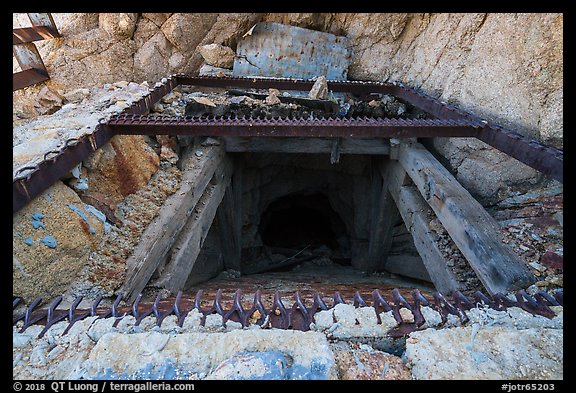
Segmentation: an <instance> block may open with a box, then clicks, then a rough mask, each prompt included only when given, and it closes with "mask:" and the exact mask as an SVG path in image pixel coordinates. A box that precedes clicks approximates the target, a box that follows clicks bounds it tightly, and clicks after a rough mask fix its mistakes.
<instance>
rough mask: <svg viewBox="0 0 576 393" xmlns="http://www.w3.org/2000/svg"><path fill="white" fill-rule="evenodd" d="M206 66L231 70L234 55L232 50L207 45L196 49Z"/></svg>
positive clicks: (226, 47) (216, 45)
mask: <svg viewBox="0 0 576 393" xmlns="http://www.w3.org/2000/svg"><path fill="white" fill-rule="evenodd" d="M198 51H199V52H200V55H201V56H202V57H203V58H204V61H205V62H206V64H208V65H211V66H213V67H220V68H232V66H233V65H234V57H235V56H236V53H235V52H234V51H233V50H232V48H230V47H228V46H224V45H220V44H209V45H202V46H200V47H198Z"/></svg>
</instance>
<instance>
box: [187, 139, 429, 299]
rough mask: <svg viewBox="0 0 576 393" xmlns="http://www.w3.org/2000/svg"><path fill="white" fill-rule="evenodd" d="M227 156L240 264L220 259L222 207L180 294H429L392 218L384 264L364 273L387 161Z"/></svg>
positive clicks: (226, 239)
mask: <svg viewBox="0 0 576 393" xmlns="http://www.w3.org/2000/svg"><path fill="white" fill-rule="evenodd" d="M225 148H226V147H225ZM228 157H230V158H231V159H232V160H233V162H234V163H235V165H234V174H233V175H232V176H231V177H232V181H231V183H232V188H233V189H235V190H236V192H237V195H238V196H240V197H239V198H238V200H237V204H236V206H235V207H234V208H232V210H233V211H234V212H235V213H236V214H237V215H239V216H241V225H240V227H241V228H239V233H240V235H239V238H238V243H239V244H238V248H239V252H240V263H239V264H236V265H233V264H231V263H229V262H228V261H227V260H226V258H227V255H226V254H227V252H226V248H227V247H229V246H230V242H231V240H232V239H233V236H232V235H231V234H230V232H227V233H226V231H224V232H222V231H221V229H222V228H226V229H228V228H229V226H228V224H226V223H225V222H222V220H223V219H224V218H225V216H226V214H224V211H226V209H230V206H228V205H227V202H226V198H224V200H223V202H222V204H221V205H220V206H219V207H218V213H217V214H216V215H215V219H214V222H213V223H212V226H211V228H210V230H209V231H208V235H207V237H206V240H205V241H204V243H203V245H202V249H201V251H200V253H199V255H198V258H197V260H196V262H195V263H194V267H193V268H192V270H191V272H190V274H189V276H188V279H187V281H186V285H185V286H184V287H183V289H184V290H185V291H191V292H194V291H197V290H199V289H202V290H207V291H210V290H211V289H216V288H235V289H238V288H240V289H245V290H247V291H248V290H253V289H254V288H264V289H271V290H272V289H280V290H282V291H288V292H294V291H297V290H298V291H304V292H305V291H306V288H312V287H314V288H316V290H321V289H322V288H325V290H326V291H333V290H334V288H337V289H339V290H340V291H342V292H343V293H347V292H348V291H349V290H351V289H355V290H358V289H362V288H364V290H365V291H371V290H373V289H375V288H387V287H400V288H402V287H411V288H420V289H422V290H424V291H430V290H433V289H434V285H433V284H432V282H431V280H430V278H429V277H428V275H427V274H426V269H425V267H424V266H423V264H422V261H421V259H420V257H419V255H418V251H417V250H416V249H415V247H414V244H413V241H412V238H411V236H410V234H409V232H408V230H407V229H406V227H405V226H404V224H403V222H402V219H401V218H400V216H399V215H398V214H390V215H387V216H385V217H384V218H383V220H384V222H388V221H389V222H390V227H391V228H394V229H393V231H394V233H391V237H392V242H391V245H390V246H391V247H389V248H390V249H389V252H388V254H390V255H384V258H381V259H379V260H377V263H376V264H372V265H370V262H369V260H370V255H369V254H370V249H371V248H370V238H371V233H372V231H373V230H374V229H375V228H376V227H377V226H378V225H380V222H376V220H377V218H376V217H375V216H376V214H375V212H376V211H378V209H379V206H378V203H377V200H378V195H380V194H381V189H382V187H383V184H382V179H381V176H380V174H379V173H377V172H376V169H377V167H378V166H379V165H380V164H381V163H382V162H384V161H386V160H388V158H387V157H385V156H383V155H370V154H353V155H342V156H341V157H340V159H339V161H338V162H337V163H332V162H331V160H330V154H309V153H290V154H288V153H271V152H257V153H255V152H246V153H231V154H230V153H229V154H228ZM375 241H379V240H375ZM386 257H388V258H386ZM387 259H389V260H390V269H388V267H387V266H386V263H385V262H386V260H387ZM403 264H404V265H409V266H411V267H410V268H407V269H405V268H403V267H402V265H403Z"/></svg>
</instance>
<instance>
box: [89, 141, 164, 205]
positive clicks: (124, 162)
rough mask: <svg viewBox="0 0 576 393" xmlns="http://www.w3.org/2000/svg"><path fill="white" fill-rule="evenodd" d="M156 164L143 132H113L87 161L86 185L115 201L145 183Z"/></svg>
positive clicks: (158, 163) (156, 158) (156, 161)
mask: <svg viewBox="0 0 576 393" xmlns="http://www.w3.org/2000/svg"><path fill="white" fill-rule="evenodd" d="M159 165H160V159H159V157H158V155H157V154H156V153H155V152H154V150H153V149H152V148H151V147H150V146H148V145H147V144H146V142H145V140H144V137H143V136H142V135H116V136H114V137H113V138H112V139H110V142H109V143H107V144H106V145H104V146H102V147H101V148H100V149H98V150H97V151H96V152H94V154H92V156H90V158H89V159H88V160H87V162H86V166H87V167H88V182H89V183H88V187H89V190H90V191H91V192H97V193H101V194H104V195H106V196H107V197H108V198H109V199H110V200H111V201H112V202H115V203H118V202H120V201H122V200H123V199H124V198H125V197H126V196H128V195H130V194H133V193H135V192H136V191H138V190H139V189H140V188H142V187H143V186H145V185H146V183H147V182H148V180H150V178H151V177H152V175H153V174H154V173H156V171H157V170H158V167H159Z"/></svg>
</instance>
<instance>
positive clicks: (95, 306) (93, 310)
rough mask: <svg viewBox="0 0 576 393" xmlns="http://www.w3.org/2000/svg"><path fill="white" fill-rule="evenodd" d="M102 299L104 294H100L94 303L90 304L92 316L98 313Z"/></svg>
mask: <svg viewBox="0 0 576 393" xmlns="http://www.w3.org/2000/svg"><path fill="white" fill-rule="evenodd" d="M101 301H102V295H98V297H97V298H96V299H95V300H94V302H93V303H92V305H91V306H90V316H91V317H95V316H96V315H98V305H99V304H100V302H101Z"/></svg>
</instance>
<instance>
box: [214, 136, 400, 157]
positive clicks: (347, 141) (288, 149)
mask: <svg viewBox="0 0 576 393" xmlns="http://www.w3.org/2000/svg"><path fill="white" fill-rule="evenodd" d="M222 139H223V140H224V144H225V148H226V151H227V152H234V153H236V152H237V153H243V152H256V153H259V152H269V153H314V154H319V153H326V154H331V153H332V148H333V144H334V138H297V137H289V138H288V137H287V138H283V137H264V136H263V137H235V136H225V137H222ZM339 153H340V154H379V155H387V154H389V153H390V146H389V144H388V141H387V140H386V139H384V138H341V142H340V143H339Z"/></svg>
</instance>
